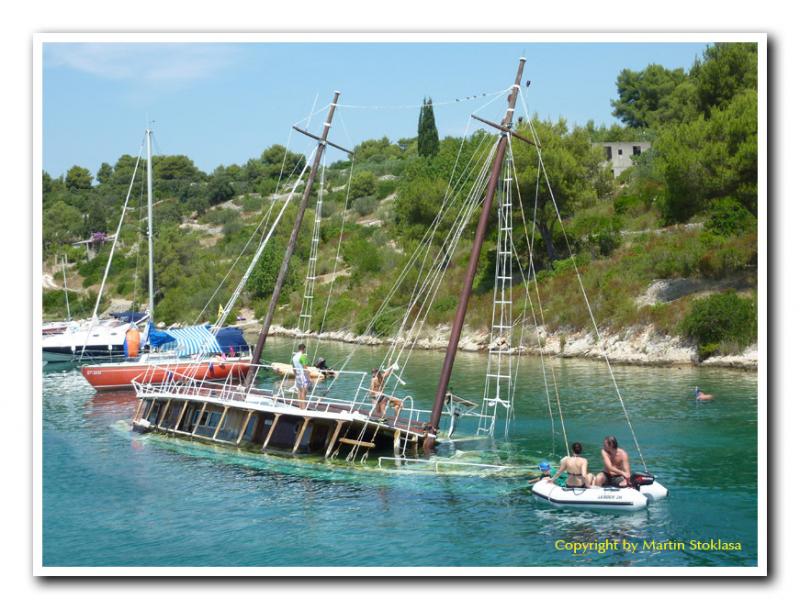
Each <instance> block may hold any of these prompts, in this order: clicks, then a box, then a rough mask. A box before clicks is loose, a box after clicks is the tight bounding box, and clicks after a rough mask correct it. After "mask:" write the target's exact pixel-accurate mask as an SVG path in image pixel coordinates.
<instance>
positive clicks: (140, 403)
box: [133, 398, 144, 421]
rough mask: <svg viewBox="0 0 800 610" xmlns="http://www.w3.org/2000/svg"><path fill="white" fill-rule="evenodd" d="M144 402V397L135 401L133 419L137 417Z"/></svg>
mask: <svg viewBox="0 0 800 610" xmlns="http://www.w3.org/2000/svg"><path fill="white" fill-rule="evenodd" d="M143 404H144V398H142V399H141V400H140V401H139V402H138V403H136V409H135V410H134V412H133V421H136V420H137V419H139V415H140V413H141V411H142V405H143Z"/></svg>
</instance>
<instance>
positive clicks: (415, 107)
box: [337, 87, 510, 110]
mask: <svg viewBox="0 0 800 610" xmlns="http://www.w3.org/2000/svg"><path fill="white" fill-rule="evenodd" d="M509 90H510V88H509V87H505V88H503V89H499V90H497V91H492V92H491V93H476V94H472V95H467V96H465V97H457V98H455V99H452V100H446V101H443V102H432V103H431V104H427V105H429V106H436V107H438V106H450V105H452V104H460V103H463V102H468V101H470V100H475V99H478V98H481V97H488V96H497V97H499V96H500V95H502V94H504V93H508V91H509ZM495 99H496V98H495ZM419 107H420V105H419V104H394V105H386V106H380V105H377V104H374V105H368V104H337V108H349V109H351V110H418V109H419Z"/></svg>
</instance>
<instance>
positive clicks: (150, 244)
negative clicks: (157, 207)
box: [145, 127, 155, 322]
mask: <svg viewBox="0 0 800 610" xmlns="http://www.w3.org/2000/svg"><path fill="white" fill-rule="evenodd" d="M145 135H146V137H147V269H148V276H147V287H148V301H147V313H149V314H150V321H151V322H154V315H155V307H154V305H153V154H152V142H151V140H152V138H153V130H152V129H150V128H149V127H148V128H147V130H146V131H145Z"/></svg>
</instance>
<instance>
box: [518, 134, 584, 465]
mask: <svg viewBox="0 0 800 610" xmlns="http://www.w3.org/2000/svg"><path fill="white" fill-rule="evenodd" d="M509 154H510V155H511V163H512V167H513V168H514V180H515V183H516V186H517V197H518V198H519V202H520V212H521V214H522V228H523V232H524V235H525V244H526V245H527V247H528V278H527V280H525V281H524V286H525V296H526V297H527V300H528V302H530V305H531V310H532V313H533V315H534V324H535V320H536V312H535V308H534V305H533V302H532V301H531V297H530V290H529V288H528V285H529V284H530V278H531V276H533V286H534V290H535V291H536V302H537V303H538V305H539V316H540V320H541V323H542V326H544V324H545V320H544V308H543V307H542V298H541V294H540V293H539V280H538V278H537V277H536V267H535V265H534V262H533V242H532V240H531V239H530V236H529V234H528V223H527V220H526V218H525V207H524V206H523V205H522V193H521V191H520V190H519V178H518V177H517V167H516V163H515V162H514V149H513V145H512V144H511V142H510V141H509ZM541 169H542V164H541V163H538V164H537V168H536V187H537V190H536V192H535V195H534V202H533V229H532V231H535V230H536V214H537V212H538V210H539V190H538V187H539V179H540V175H541ZM534 234H535V233H534ZM515 256H517V254H516V249H515ZM517 263H518V264H519V266H520V267H522V263H521V262H520V261H519V257H518V256H517ZM536 338H537V342H538V344H539V357H540V359H541V363H542V377H543V380H544V388H545V396H546V397H547V410H548V412H549V414H550V422H551V427H552V428H553V430H552V432H553V436H555V424H554V421H553V409H552V405H551V403H550V389H549V387H548V382H547V370H546V367H545V362H544V345H543V344H542V336H541V333H540V332H539V330H538V328H537V329H536ZM550 373H551V375H552V377H553V391H554V393H555V396H556V406H557V407H558V417H559V420H560V422H561V432H562V434H563V436H564V447H565V448H566V451H567V455H569V440H568V439H567V428H566V426H565V424H564V413H563V410H562V408H561V398H560V395H559V392H558V382H557V381H556V371H555V368H554V367H553V366H552V364H551V365H550ZM553 453H555V445H554V448H553Z"/></svg>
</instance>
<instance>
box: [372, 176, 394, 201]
mask: <svg viewBox="0 0 800 610" xmlns="http://www.w3.org/2000/svg"><path fill="white" fill-rule="evenodd" d="M396 190H397V185H396V184H395V181H394V180H380V181H379V182H378V190H377V192H376V193H375V196H376V197H377V198H378V199H379V200H383V199H386V197H388V196H389V195H391V194H392V193H394V192H395V191H396Z"/></svg>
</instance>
